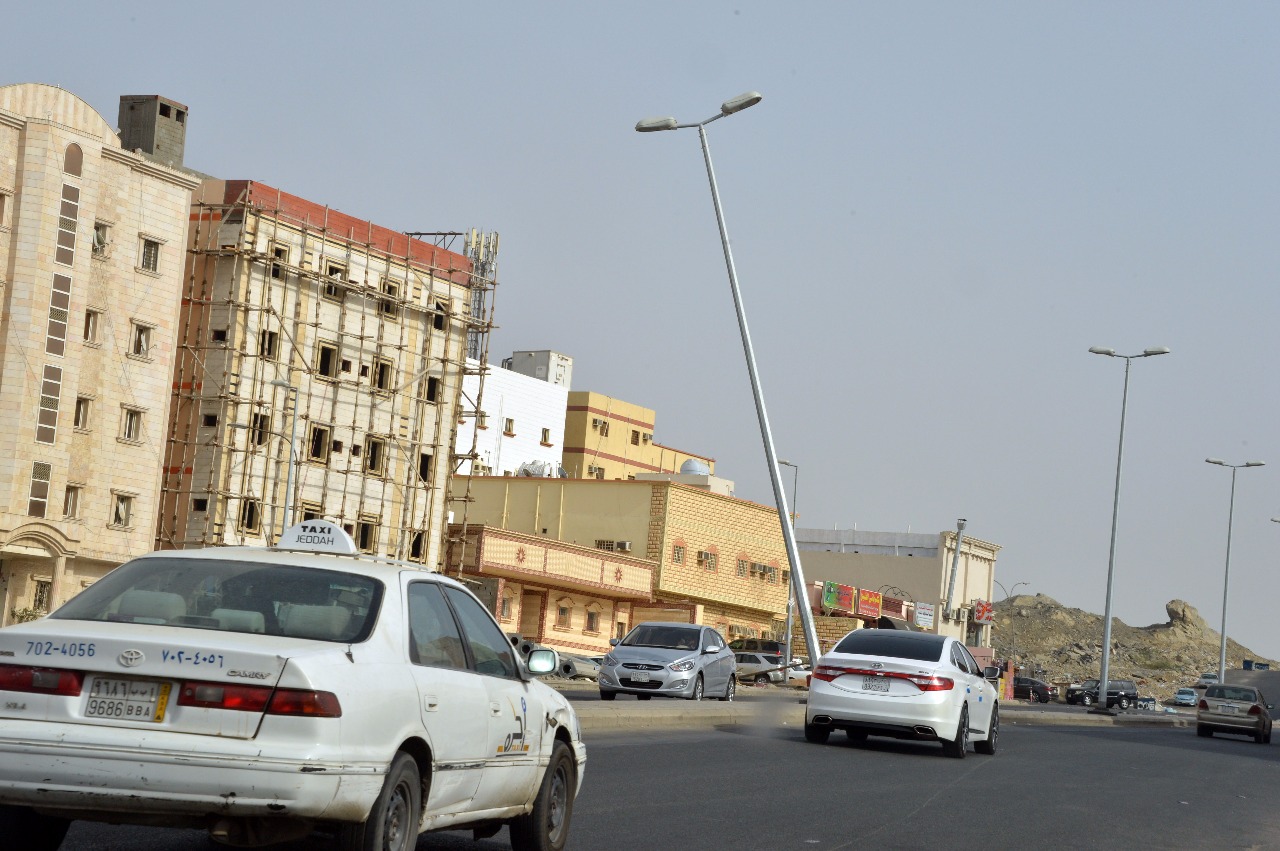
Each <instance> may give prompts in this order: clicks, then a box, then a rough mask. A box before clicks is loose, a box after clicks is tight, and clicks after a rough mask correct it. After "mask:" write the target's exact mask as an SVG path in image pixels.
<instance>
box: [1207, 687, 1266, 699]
mask: <svg viewBox="0 0 1280 851" xmlns="http://www.w3.org/2000/svg"><path fill="white" fill-rule="evenodd" d="M1204 696H1205V697H1216V698H1217V699H1218V700H1240V701H1244V702H1247V703H1256V702H1257V699H1258V695H1257V693H1256V692H1254V690H1253V689H1251V688H1241V687H1239V686H1210V687H1209V688H1207V689H1205V692H1204Z"/></svg>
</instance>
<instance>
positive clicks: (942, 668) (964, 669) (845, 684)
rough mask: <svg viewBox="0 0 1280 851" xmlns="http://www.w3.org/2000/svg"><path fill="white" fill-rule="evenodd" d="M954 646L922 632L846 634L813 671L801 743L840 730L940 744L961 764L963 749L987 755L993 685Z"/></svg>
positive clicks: (990, 671)
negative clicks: (972, 749) (970, 748)
mask: <svg viewBox="0 0 1280 851" xmlns="http://www.w3.org/2000/svg"><path fill="white" fill-rule="evenodd" d="M998 676H999V671H998V670H997V669H996V668H986V669H983V668H980V667H978V663H977V662H976V661H974V658H973V656H972V655H971V654H970V653H969V651H968V650H967V649H966V648H965V646H964V645H963V644H961V643H960V642H958V641H956V640H955V639H954V638H948V637H946V636H942V635H933V634H930V633H923V632H903V631H898V630H887V629H861V630H856V631H854V632H851V633H849V634H848V635H846V636H845V637H844V638H842V639H840V641H839V643H837V644H836V646H835V647H834V648H833V649H832V650H831V651H830V652H829V653H827V654H826V655H825V656H823V657H822V658H821V659H820V660H819V662H818V665H817V666H816V667H815V668H814V669H813V676H812V680H811V682H810V685H809V701H808V703H807V705H806V708H805V725H804V735H805V738H806V739H808V740H809V741H810V742H816V743H822V742H825V741H827V738H828V737H829V736H830V735H831V731H832V730H844V731H845V732H846V733H848V735H849V738H851V739H854V740H855V741H861V740H864V739H866V737H867V736H868V735H876V736H892V737H894V738H899V739H921V740H927V741H938V742H941V743H942V748H943V751H944V752H945V753H946V754H947V756H952V757H957V758H963V757H964V755H965V751H966V750H967V747H968V745H969V743H970V742H972V743H973V747H974V750H976V751H978V752H979V753H985V754H994V753H995V752H996V741H997V739H998V737H999V734H1000V707H999V703H998V701H997V699H996V688H995V686H994V685H993V684H992V682H991V681H992V680H994V679H995V678H996V677H998Z"/></svg>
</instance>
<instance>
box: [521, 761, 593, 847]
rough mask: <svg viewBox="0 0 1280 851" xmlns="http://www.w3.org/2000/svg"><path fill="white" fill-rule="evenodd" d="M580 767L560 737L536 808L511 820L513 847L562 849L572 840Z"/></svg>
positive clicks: (539, 793) (543, 780)
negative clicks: (575, 797) (571, 833)
mask: <svg viewBox="0 0 1280 851" xmlns="http://www.w3.org/2000/svg"><path fill="white" fill-rule="evenodd" d="M576 774H577V771H576V769H575V767H574V764H573V754H572V752H570V750H569V746H568V745H566V744H565V743H564V742H560V741H557V742H556V743H555V745H554V746H553V747H552V749H551V764H550V765H548V766H547V773H546V774H545V775H543V777H542V786H541V788H539V789H538V797H536V798H534V799H533V810H532V811H530V812H529V813H527V814H526V815H522V816H519V817H518V818H515V819H513V820H512V821H511V827H510V833H511V848H512V849H513V851H561V849H562V848H564V847H565V845H566V844H567V843H568V841H569V820H570V818H571V817H572V816H573V793H574V777H575V775H576Z"/></svg>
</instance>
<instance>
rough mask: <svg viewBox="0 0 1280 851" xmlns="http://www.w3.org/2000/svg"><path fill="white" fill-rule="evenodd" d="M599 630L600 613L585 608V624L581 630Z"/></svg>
mask: <svg viewBox="0 0 1280 851" xmlns="http://www.w3.org/2000/svg"><path fill="white" fill-rule="evenodd" d="M599 631H600V613H599V612H596V611H592V610H591V609H587V626H586V629H584V630H583V632H599Z"/></svg>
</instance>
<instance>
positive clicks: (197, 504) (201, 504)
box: [191, 496, 209, 514]
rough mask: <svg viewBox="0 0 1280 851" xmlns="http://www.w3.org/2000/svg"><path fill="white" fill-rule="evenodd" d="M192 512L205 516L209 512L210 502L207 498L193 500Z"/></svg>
mask: <svg viewBox="0 0 1280 851" xmlns="http://www.w3.org/2000/svg"><path fill="white" fill-rule="evenodd" d="M191 510H192V511H194V512H195V513H197V514H203V513H204V512H206V511H208V510H209V500H208V498H207V497H203V496H201V497H196V498H195V499H193V500H191Z"/></svg>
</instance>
